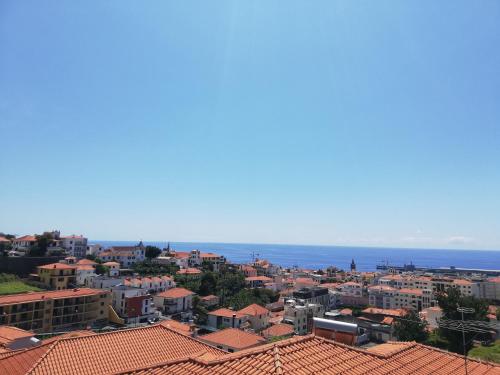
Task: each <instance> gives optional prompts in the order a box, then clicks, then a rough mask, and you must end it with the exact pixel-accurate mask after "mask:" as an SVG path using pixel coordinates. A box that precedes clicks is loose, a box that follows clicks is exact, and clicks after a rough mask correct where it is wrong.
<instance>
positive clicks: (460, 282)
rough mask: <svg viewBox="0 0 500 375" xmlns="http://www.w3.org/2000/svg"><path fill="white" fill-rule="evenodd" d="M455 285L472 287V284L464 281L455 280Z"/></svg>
mask: <svg viewBox="0 0 500 375" xmlns="http://www.w3.org/2000/svg"><path fill="white" fill-rule="evenodd" d="M453 284H457V285H472V282H471V281H469V280H464V279H455V280H453Z"/></svg>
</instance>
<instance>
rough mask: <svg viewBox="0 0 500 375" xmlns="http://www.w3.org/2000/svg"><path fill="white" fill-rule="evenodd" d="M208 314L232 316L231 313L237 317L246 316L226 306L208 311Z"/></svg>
mask: <svg viewBox="0 0 500 375" xmlns="http://www.w3.org/2000/svg"><path fill="white" fill-rule="evenodd" d="M208 315H216V316H223V317H225V318H232V317H233V315H235V316H236V318H237V319H239V318H243V317H244V316H246V315H245V314H242V313H240V312H239V311H234V310H230V309H226V308H221V309H218V310H214V311H210V312H209V313H208Z"/></svg>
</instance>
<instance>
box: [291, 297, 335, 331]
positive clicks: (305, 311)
mask: <svg viewBox="0 0 500 375" xmlns="http://www.w3.org/2000/svg"><path fill="white" fill-rule="evenodd" d="M324 314H325V306H324V305H322V304H319V303H303V302H301V301H297V300H295V299H287V300H286V301H285V313H284V315H283V323H286V324H291V325H292V326H293V328H294V332H295V333H297V334H299V335H305V334H307V333H309V332H311V330H312V323H313V320H312V319H313V318H314V317H323V316H324Z"/></svg>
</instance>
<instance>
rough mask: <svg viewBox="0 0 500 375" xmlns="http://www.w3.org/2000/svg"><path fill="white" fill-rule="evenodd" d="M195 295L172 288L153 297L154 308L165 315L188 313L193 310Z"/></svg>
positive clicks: (185, 290) (184, 290)
mask: <svg viewBox="0 0 500 375" xmlns="http://www.w3.org/2000/svg"><path fill="white" fill-rule="evenodd" d="M195 294H196V293H194V292H192V291H190V290H187V289H184V288H172V289H169V290H167V291H165V292H161V293H158V294H157V295H155V296H154V297H153V301H154V304H155V306H156V307H157V308H158V309H160V310H161V311H163V312H164V313H165V314H177V313H182V312H188V311H190V310H191V309H192V308H193V296H194V295H195Z"/></svg>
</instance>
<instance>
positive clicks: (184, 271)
mask: <svg viewBox="0 0 500 375" xmlns="http://www.w3.org/2000/svg"><path fill="white" fill-rule="evenodd" d="M200 273H201V271H200V270H199V269H198V268H183V269H182V270H179V271H177V274H178V275H199V274H200Z"/></svg>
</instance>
